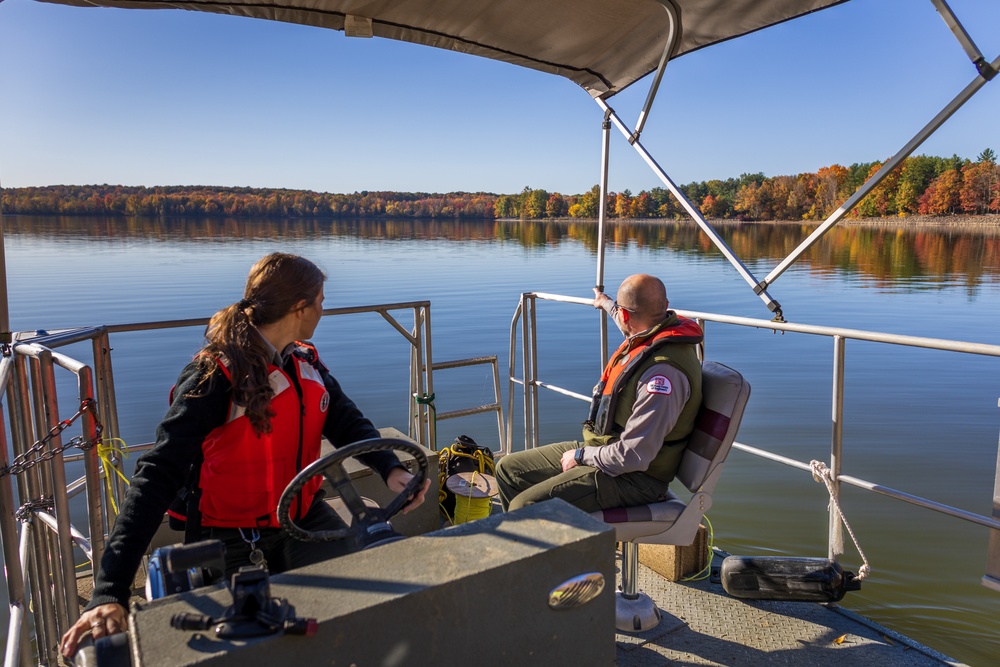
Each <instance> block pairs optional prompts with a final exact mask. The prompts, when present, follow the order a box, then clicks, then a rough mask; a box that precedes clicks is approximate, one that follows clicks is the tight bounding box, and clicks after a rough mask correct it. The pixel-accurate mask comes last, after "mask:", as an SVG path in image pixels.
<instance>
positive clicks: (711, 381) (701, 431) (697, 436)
mask: <svg viewBox="0 0 1000 667" xmlns="http://www.w3.org/2000/svg"><path fill="white" fill-rule="evenodd" d="M701 375H702V403H701V409H700V410H699V411H698V416H697V418H696V421H695V428H694V431H692V432H691V435H689V436H688V443H687V445H686V449H685V451H684V456H683V457H682V458H681V464H680V467H679V468H678V470H677V477H676V479H677V481H679V482H681V483H682V484H684V486H685V487H687V489H688V491H690V492H691V493H692V496H691V499H690V500H688V501H687V502H684V501H683V500H681V499H680V498H679V497H678V496H677V495H676V494H675V493H673V491H667V496H666V499H665V500H663V501H660V502H656V503H650V504H648V505H637V506H634V507H618V508H614V509H606V510H601V511H599V512H592V513H591V514H592V516H594V517H597V518H598V519H601V520H603V521H605V522H606V523H609V524H611V525H612V526H613V527H614V529H615V537H616V539H617V541H619V542H621V543H622V589H621V591H619V592H618V593H617V600H616V616H617V621H616V625H617V627H618V629H619V630H621V631H624V632H644V631H646V630H649V629H651V628H653V627H655V626H656V625H657V624H658V623H659V622H660V613H659V609H657V608H656V605H655V604H653V601H652V600H651V599H650V598H649V596H647V595H645V594H642V593H639V592H638V590H637V583H636V576H637V574H638V567H639V549H638V546H637V545H638V544H639V543H642V544H673V545H678V546H688V545H690V544H691V543H692V542H694V539H695V536H696V535H697V533H698V527H699V526H700V525H701V522H702V518H703V516H704V515H705V513H706V512H707V511H708V510H709V509H710V508H711V507H712V492H713V491H714V490H715V485H716V483H717V482H718V480H719V476H720V475H721V474H722V465H723V463H724V462H725V460H726V456H728V455H729V450H730V449H731V448H732V444H733V441H734V440H735V439H736V432H737V431H738V430H739V427H740V420H741V419H742V418H743V410H744V408H745V407H746V403H747V400H748V399H749V398H750V384H749V383H748V382H747V381H746V380H745V379H744V378H743V376H742V375H740V374H739V373H738V372H737V371H735V370H733V369H732V368H729V367H728V366H725V365H723V364H720V363H717V362H714V361H706V362H705V363H704V364H703V365H702V369H701Z"/></svg>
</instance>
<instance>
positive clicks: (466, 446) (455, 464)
mask: <svg viewBox="0 0 1000 667" xmlns="http://www.w3.org/2000/svg"><path fill="white" fill-rule="evenodd" d="M438 464H439V465H438V505H439V506H440V508H441V513H442V514H443V515H444V517H445V518H446V519H447V520H448V521H449V522H451V523H452V524H453V525H458V524H461V523H467V522H469V521H475V520H476V519H482V518H485V517H487V516H489V515H490V511H491V510H492V497H491V496H492V495H493V494H495V490H494V492H493V494H490V493H489V492H488V491H486V492H485V493H486V495H485V497H475V491H476V490H477V486H476V482H477V480H476V477H477V475H479V476H482V479H481V480H479V481H481V482H482V483H485V485H486V487H487V488H489V487H491V486H492V487H494V488H495V482H493V481H492V479H491V478H492V476H493V475H494V474H495V469H496V463H495V462H494V460H493V455H492V452H490V451H489V450H488V449H486V448H483V447H479V446H478V445H477V444H476V442H475V441H474V440H473V439H472V438H469V437H468V436H464V435H463V436H459V437H458V438H457V439H456V440H455V442H454V443H453V444H452V445H451V446H449V447H445V448H444V449H442V450H441V451H440V452H439V453H438ZM459 474H462V475H469V474H471V478H469V479H468V480H465V479H459ZM449 479H452V481H453V482H456V486H458V487H460V488H449V486H448V480H449ZM480 491H482V490H481V489H480ZM449 496H450V498H449ZM451 498H453V499H454V506H453V508H452V513H449V511H448V510H449V507H448V506H449V505H450V504H451Z"/></svg>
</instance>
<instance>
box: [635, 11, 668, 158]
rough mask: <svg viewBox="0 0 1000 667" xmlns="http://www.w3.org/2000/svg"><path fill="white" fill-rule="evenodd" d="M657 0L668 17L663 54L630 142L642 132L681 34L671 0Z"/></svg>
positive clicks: (637, 138) (636, 139) (636, 138)
mask: <svg viewBox="0 0 1000 667" xmlns="http://www.w3.org/2000/svg"><path fill="white" fill-rule="evenodd" d="M659 2H660V3H661V4H662V5H663V9H664V10H665V11H666V12H667V18H668V19H669V28H668V32H667V44H666V46H664V47H663V55H662V56H660V63H659V65H657V66H656V74H655V75H654V76H653V81H652V82H651V83H650V84H649V92H648V93H647V94H646V101H645V103H643V105H642V111H640V112H639V120H637V121H636V123H635V130H634V131H633V132H632V136H630V137H629V139H628V142H629V143H630V144H634V143H635V142H636V141H638V140H639V135H640V134H642V129H643V128H644V127H645V126H646V118H647V117H648V116H649V110H650V109H651V108H652V106H653V100H654V99H656V92H657V91H658V90H659V88H660V82H661V81H662V80H663V73H664V72H665V71H666V69H667V63H668V62H669V61H670V57H671V56H672V55H673V51H674V46H675V45H676V44H677V42H678V41H679V40H680V36H681V31H680V25H681V22H680V20H679V19H678V16H677V7H675V6H674V3H673V2H672V0H659Z"/></svg>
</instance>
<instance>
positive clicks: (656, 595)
mask: <svg viewBox="0 0 1000 667" xmlns="http://www.w3.org/2000/svg"><path fill="white" fill-rule="evenodd" d="M717 562H718V560H717ZM619 571H620V568H619ZM619 583H620V581H619ZM639 590H640V591H643V592H645V593H646V594H647V595H649V596H650V597H652V599H653V601H654V602H656V605H657V607H659V609H660V613H661V615H662V619H661V621H660V624H659V625H658V626H657V627H655V628H653V629H652V630H649V631H647V632H643V633H638V634H625V633H621V632H619V633H618V634H617V636H616V642H617V649H616V664H617V665H618V666H619V667H652V666H654V665H790V666H794V665H808V666H810V667H815V666H820V667H822V666H823V665H830V666H831V667H832V666H836V667H846V666H850V665H859V666H860V665H864V666H866V667H867V666H869V665H879V666H880V667H895V666H897V665H907V666H913V667H920V666H925V665H926V666H927V667H932V666H937V667H940V666H941V665H960V664H961V663H958V662H955V661H954V660H951V659H950V658H948V657H947V656H944V655H942V654H940V653H938V652H936V651H934V650H932V649H930V648H927V647H926V646H922V645H920V644H918V643H917V642H915V641H913V640H911V639H909V638H907V637H904V636H902V635H900V634H898V633H895V632H893V631H891V630H889V629H887V628H884V627H881V626H879V625H878V624H876V623H873V622H871V621H869V620H867V619H865V618H862V617H860V616H858V615H857V614H854V613H852V612H850V611H848V610H846V609H844V608H842V607H838V606H835V605H830V606H828V605H825V604H818V603H814V602H778V601H767V600H740V599H737V598H734V597H730V596H729V595H727V594H726V592H725V591H724V590H723V588H722V585H721V584H718V583H712V582H710V581H709V580H707V579H705V580H702V581H697V582H683V583H674V582H672V581H668V580H667V579H665V578H663V577H662V576H660V575H659V574H657V573H656V572H654V571H653V570H651V569H649V568H648V567H646V566H645V565H642V564H640V565H639Z"/></svg>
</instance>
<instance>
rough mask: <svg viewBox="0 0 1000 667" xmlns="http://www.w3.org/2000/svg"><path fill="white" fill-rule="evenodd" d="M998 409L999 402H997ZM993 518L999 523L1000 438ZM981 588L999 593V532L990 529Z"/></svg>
mask: <svg viewBox="0 0 1000 667" xmlns="http://www.w3.org/2000/svg"><path fill="white" fill-rule="evenodd" d="M997 407H998V408H1000V400H998V401H997ZM993 518H994V519H996V520H997V521H1000V438H998V442H997V468H996V473H995V474H994V477H993ZM982 583H983V586H986V587H987V588H992V589H993V590H995V591H998V592H1000V530H997V529H996V528H990V539H989V546H988V547H987V551H986V574H984V575H983V580H982Z"/></svg>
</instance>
